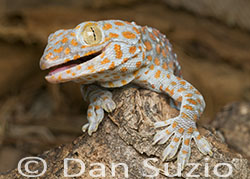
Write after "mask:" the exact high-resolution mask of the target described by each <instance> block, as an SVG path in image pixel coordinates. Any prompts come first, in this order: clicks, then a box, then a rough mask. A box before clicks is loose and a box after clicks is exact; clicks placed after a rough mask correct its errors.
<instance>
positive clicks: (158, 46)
mask: <svg viewBox="0 0 250 179" xmlns="http://www.w3.org/2000/svg"><path fill="white" fill-rule="evenodd" d="M156 52H157V54H160V53H161V46H160V45H159V44H157V45H156Z"/></svg>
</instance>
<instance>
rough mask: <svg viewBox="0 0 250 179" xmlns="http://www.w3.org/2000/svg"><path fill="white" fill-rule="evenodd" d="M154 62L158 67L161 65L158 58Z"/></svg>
mask: <svg viewBox="0 0 250 179" xmlns="http://www.w3.org/2000/svg"><path fill="white" fill-rule="evenodd" d="M154 62H155V64H156V65H157V66H159V65H160V60H159V59H158V58H157V57H156V58H155V60H154Z"/></svg>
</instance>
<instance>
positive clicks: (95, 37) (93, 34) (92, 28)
mask: <svg viewBox="0 0 250 179" xmlns="http://www.w3.org/2000/svg"><path fill="white" fill-rule="evenodd" d="M90 29H91V31H92V32H93V35H94V40H96V34H95V30H94V29H93V27H90Z"/></svg>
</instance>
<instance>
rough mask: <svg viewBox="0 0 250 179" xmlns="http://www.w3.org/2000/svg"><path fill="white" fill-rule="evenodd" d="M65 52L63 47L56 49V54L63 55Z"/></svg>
mask: <svg viewBox="0 0 250 179" xmlns="http://www.w3.org/2000/svg"><path fill="white" fill-rule="evenodd" d="M62 51H63V47H60V48H58V49H54V52H56V53H61V52H62Z"/></svg>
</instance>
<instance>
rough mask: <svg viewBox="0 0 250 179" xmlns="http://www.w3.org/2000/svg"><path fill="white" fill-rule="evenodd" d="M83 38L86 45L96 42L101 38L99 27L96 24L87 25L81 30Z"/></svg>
mask: <svg viewBox="0 0 250 179" xmlns="http://www.w3.org/2000/svg"><path fill="white" fill-rule="evenodd" d="M81 35H82V37H83V40H84V42H85V43H86V44H88V45H94V44H98V43H99V42H101V40H102V32H101V29H100V28H99V27H98V26H97V25H93V24H91V25H88V26H86V27H85V28H84V29H83V31H82V32H81Z"/></svg>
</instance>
